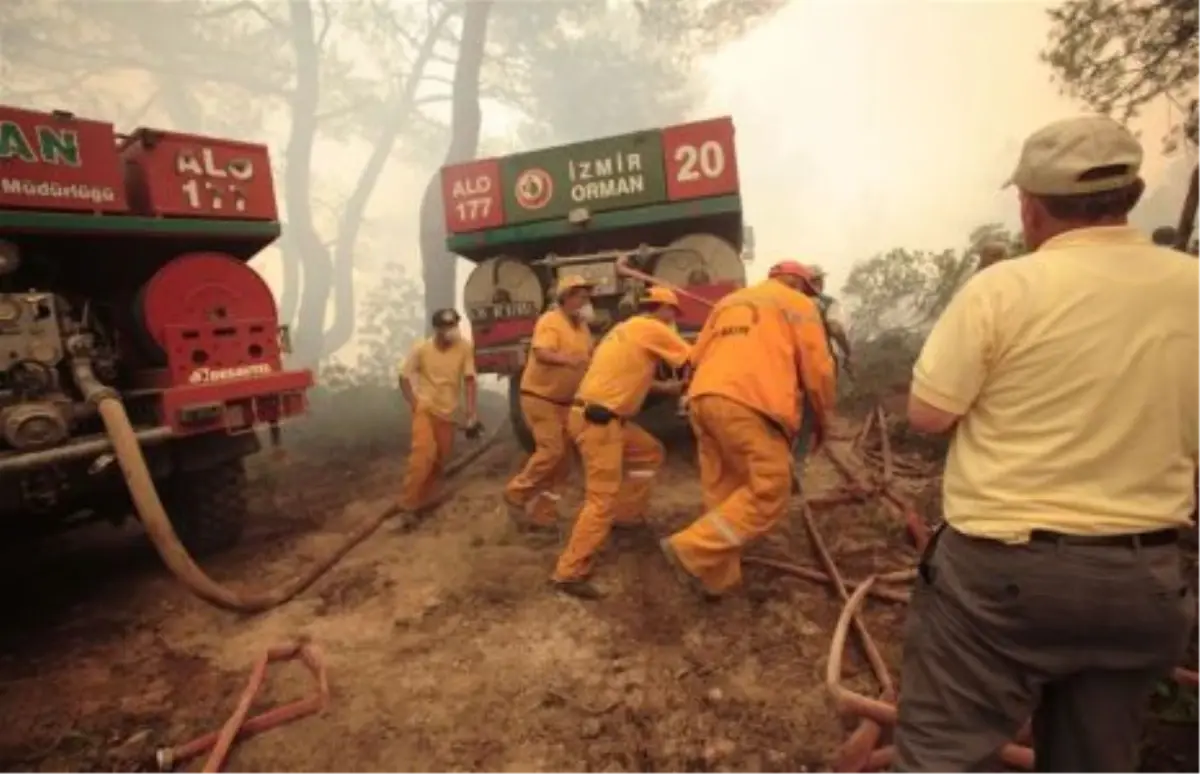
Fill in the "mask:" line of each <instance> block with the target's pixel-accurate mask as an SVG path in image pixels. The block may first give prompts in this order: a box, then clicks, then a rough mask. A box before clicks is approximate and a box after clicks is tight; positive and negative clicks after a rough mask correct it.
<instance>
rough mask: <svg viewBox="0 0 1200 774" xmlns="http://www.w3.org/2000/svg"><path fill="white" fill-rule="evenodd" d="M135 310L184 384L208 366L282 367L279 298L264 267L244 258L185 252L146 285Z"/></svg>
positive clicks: (156, 348)
mask: <svg viewBox="0 0 1200 774" xmlns="http://www.w3.org/2000/svg"><path fill="white" fill-rule="evenodd" d="M134 308H135V314H136V317H137V320H138V323H139V327H140V328H141V329H142V331H143V332H144V333H145V334H146V337H148V339H149V342H148V343H151V344H153V346H152V347H151V349H152V350H154V354H156V355H158V357H159V358H163V359H165V360H166V364H167V365H169V367H170V370H171V371H172V375H173V377H174V379H173V380H174V381H176V382H179V381H187V378H188V376H191V375H193V374H194V373H195V372H196V370H197V369H201V368H206V369H213V368H235V367H239V366H245V365H247V364H255V363H268V364H271V365H272V366H273V368H274V369H278V368H279V339H278V334H279V318H278V309H277V307H276V305H275V296H274V294H272V293H271V288H270V287H269V286H268V285H267V283H266V281H265V280H264V279H263V278H262V277H261V276H259V274H258V272H256V271H254V269H252V268H250V267H249V266H247V265H246V264H245V263H243V262H242V261H239V260H237V259H236V258H232V257H230V256H228V255H224V254H222V253H186V254H184V255H180V256H178V257H177V258H174V259H173V260H172V261H171V262H170V263H167V264H166V265H164V266H163V267H162V268H161V269H159V270H158V271H157V272H156V273H155V274H154V276H152V277H151V278H150V281H149V282H147V283H146V284H145V285H143V286H142V289H141V290H140V291H139V293H138V296H137V299H136V301H135V304H134ZM193 381H194V379H193Z"/></svg>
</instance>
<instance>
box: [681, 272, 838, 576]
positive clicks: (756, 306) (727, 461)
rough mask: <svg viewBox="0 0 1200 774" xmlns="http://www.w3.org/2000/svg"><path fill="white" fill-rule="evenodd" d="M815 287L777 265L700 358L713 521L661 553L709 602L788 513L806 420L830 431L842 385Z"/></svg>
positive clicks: (698, 406) (693, 406)
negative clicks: (812, 294) (748, 547)
mask: <svg viewBox="0 0 1200 774" xmlns="http://www.w3.org/2000/svg"><path fill="white" fill-rule="evenodd" d="M811 282H812V274H811V272H810V271H809V270H808V269H807V268H806V267H804V266H803V265H801V264H799V263H796V262H794V261H785V262H783V263H780V264H777V265H776V266H774V267H772V269H771V271H770V273H769V276H768V279H767V280H766V281H764V282H761V283H759V284H757V285H754V286H751V287H748V288H745V289H742V290H739V291H736V292H734V293H731V294H730V295H728V296H725V297H724V298H723V299H721V301H720V302H718V303H717V305H716V306H715V308H714V309H713V311H712V313H711V314H710V315H709V317H708V320H707V321H706V322H705V324H704V328H703V329H702V330H701V331H700V336H699V338H698V339H697V341H696V346H695V350H694V351H693V353H692V363H693V367H694V369H695V371H694V376H693V378H692V383H691V388H690V389H689V391H688V398H689V408H690V412H691V421H692V428H693V430H694V431H695V435H696V444H697V452H698V456H699V463H700V485H701V489H702V492H703V504H704V514H703V515H702V516H701V517H700V518H699V519H697V520H696V521H694V522H693V523H692V524H691V526H689V527H687V528H686V529H684V530H682V531H680V532H676V533H675V534H674V535H671V536H670V537H668V538H665V539H663V540H662V541H661V542H660V547H661V549H662V551H663V554H664V555H665V556H666V558H667V560H668V562H669V563H670V564H671V565H672V566H673V567H674V568H675V570H676V571H677V573H678V574H680V576H681V577H682V578H683V579H684V580H686V581H687V582H688V583H689V584H691V585H693V586H695V587H698V589H699V590H701V591H703V592H704V593H705V594H706V595H708V596H718V595H720V594H723V593H724V592H727V591H729V590H730V589H732V588H734V587H735V586H737V585H739V584H740V583H741V579H742V568H741V554H742V546H743V545H745V544H746V543H747V542H749V541H750V540H753V539H755V538H757V537H759V536H761V535H763V534H764V533H766V532H768V531H769V530H770V529H771V528H772V527H774V526H775V525H776V524H777V523H778V522H779V520H780V519H781V518H782V517H783V515H784V514H785V513H786V510H787V504H788V498H789V496H790V495H791V491H792V467H791V462H792V460H791V450H790V447H791V445H792V443H793V440H794V438H795V436H796V435H797V433H798V432H799V431H800V428H801V421H802V417H801V413H802V412H803V411H805V410H811V411H812V412H813V415H814V416H813V419H814V422H813V431H814V433H815V434H816V438H817V439H818V441H819V439H820V438H821V437H822V436H823V434H824V433H825V432H826V429H827V427H828V417H829V415H830V413H831V411H832V408H833V402H834V398H835V396H834V391H835V390H834V386H835V385H834V382H835V378H834V370H833V363H832V359H831V357H830V354H829V347H828V343H827V340H826V333H825V327H824V325H822V322H821V316H820V313H819V311H818V310H817V308H816V306H815V304H814V303H813V301H812V300H811V299H810V298H808V297H807V296H805V295H804V293H803V288H804V286H805V285H808V284H810V283H811ZM798 392H802V393H803V394H804V396H805V398H806V401H804V402H803V406H801V405H798V401H797V400H796V396H797V394H798ZM806 407H807V408H806Z"/></svg>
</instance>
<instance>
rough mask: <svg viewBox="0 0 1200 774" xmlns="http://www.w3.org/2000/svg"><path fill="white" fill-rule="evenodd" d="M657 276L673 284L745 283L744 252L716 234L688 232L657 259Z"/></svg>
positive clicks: (672, 243) (668, 246) (655, 264)
mask: <svg viewBox="0 0 1200 774" xmlns="http://www.w3.org/2000/svg"><path fill="white" fill-rule="evenodd" d="M653 274H654V276H655V277H657V278H659V279H661V280H663V281H664V282H669V283H671V284H673V285H680V286H683V287H687V286H689V285H713V284H718V283H723V282H730V283H733V284H735V285H738V286H741V285H745V284H746V267H745V265H744V264H743V263H742V258H741V255H740V254H739V253H738V250H737V248H736V247H734V246H733V245H732V244H731V243H729V242H728V241H726V240H724V239H722V238H721V237H719V236H715V235H713V234H705V233H697V234H687V235H686V236H683V237H680V238H679V239H676V240H675V241H674V242H671V243H670V244H669V245H667V249H666V250H665V251H664V252H663V253H662V255H660V256H658V259H657V260H656V261H655V262H654V271H653Z"/></svg>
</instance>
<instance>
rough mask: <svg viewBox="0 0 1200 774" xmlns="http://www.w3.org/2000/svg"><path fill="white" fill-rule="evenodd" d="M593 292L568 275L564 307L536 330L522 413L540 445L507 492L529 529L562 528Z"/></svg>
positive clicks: (562, 289)
mask: <svg viewBox="0 0 1200 774" xmlns="http://www.w3.org/2000/svg"><path fill="white" fill-rule="evenodd" d="M591 291H592V285H591V283H589V282H587V281H586V280H584V279H582V278H581V277H573V276H567V277H563V278H562V279H560V280H559V282H558V287H557V288H556V295H557V300H558V305H557V306H556V307H555V308H553V309H551V310H550V311H548V312H546V313H545V314H543V315H542V316H541V317H540V318H538V321H537V325H535V326H534V329H533V341H531V342H530V350H531V357H530V359H529V362H528V363H527V364H526V366H525V371H524V373H522V374H521V414H522V415H523V416H524V417H525V424H526V425H528V427H529V432H530V433H531V434H532V435H533V441H534V444H535V445H536V448H535V449H534V452H533V454H532V455H530V457H529V460H528V462H526V463H525V467H524V468H522V469H521V472H520V473H518V474H517V475H516V476H514V477H513V479H512V480H511V481H509V482H508V486H507V487H506V488H505V490H504V504H505V505H506V506H507V508H508V511H509V515H510V516H512V518H513V520H514V521H516V522H517V524H518V525H519V526H521V527H523V528H527V529H531V530H539V531H545V530H553V529H556V527H557V523H558V500H559V497H560V496H561V495H560V494H559V491H558V489H559V487H561V486H562V484H563V482H564V481H565V480H566V478H567V475H568V474H569V473H570V469H571V457H570V455H569V454H567V451H568V449H569V447H570V437H569V436H568V435H567V414H568V413H569V411H570V408H571V401H572V399H573V398H574V397H575V390H576V389H578V387H579V382H580V381H581V380H582V379H583V374H584V372H585V371H586V370H587V364H588V359H589V358H590V357H591V354H592V333H591V331H590V330H588V321H589V320H590V319H591V318H592V316H593V312H592V303H591Z"/></svg>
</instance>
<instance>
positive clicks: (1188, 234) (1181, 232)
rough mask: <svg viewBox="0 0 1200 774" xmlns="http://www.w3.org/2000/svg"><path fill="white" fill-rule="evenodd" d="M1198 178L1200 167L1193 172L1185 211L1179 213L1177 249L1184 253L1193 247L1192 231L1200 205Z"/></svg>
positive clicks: (1176, 232)
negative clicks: (1199, 205)
mask: <svg viewBox="0 0 1200 774" xmlns="http://www.w3.org/2000/svg"><path fill="white" fill-rule="evenodd" d="M1198 178H1200V166H1197V167H1196V168H1195V169H1193V170H1192V179H1191V181H1189V182H1188V191H1187V196H1186V197H1184V200H1183V211H1182V212H1180V213H1179V227H1178V229H1176V231H1175V249H1176V250H1182V251H1184V252H1187V249H1188V248H1189V247H1191V246H1192V231H1193V230H1195V228H1196V207H1197V205H1198V204H1200V191H1197V188H1196V186H1197V182H1198Z"/></svg>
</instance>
